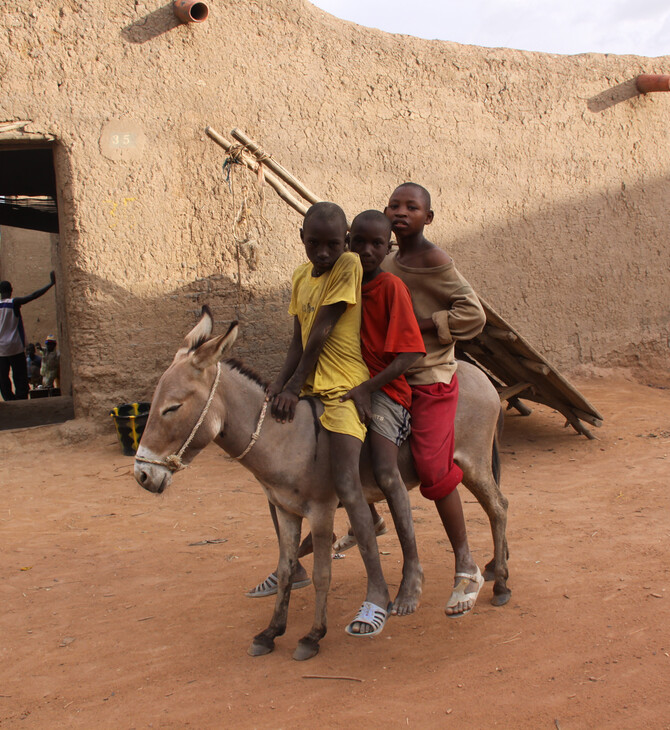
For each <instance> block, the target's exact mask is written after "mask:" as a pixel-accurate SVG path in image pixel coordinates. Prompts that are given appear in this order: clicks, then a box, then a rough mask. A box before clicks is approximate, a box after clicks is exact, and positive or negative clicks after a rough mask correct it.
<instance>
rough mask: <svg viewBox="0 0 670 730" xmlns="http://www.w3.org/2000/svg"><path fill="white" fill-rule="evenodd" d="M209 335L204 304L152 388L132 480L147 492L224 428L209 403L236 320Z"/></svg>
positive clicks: (160, 485)
mask: <svg viewBox="0 0 670 730" xmlns="http://www.w3.org/2000/svg"><path fill="white" fill-rule="evenodd" d="M211 334H212V313H211V312H210V311H209V308H208V307H206V306H205V307H203V308H202V316H201V317H200V320H199V322H198V324H196V326H195V327H194V328H193V329H192V330H191V331H190V332H189V333H188V335H186V338H185V339H184V342H183V343H182V346H181V347H180V348H179V350H178V351H177V354H176V355H175V356H174V360H173V361H172V364H171V365H170V367H168V369H167V370H166V371H165V372H164V373H163V375H162V376H161V379H160V380H159V381H158V385H157V386H156V391H155V392H154V397H153V400H152V401H151V410H150V412H149V418H148V420H147V425H146V427H145V429H144V433H143V434H142V439H141V441H140V445H139V448H138V450H137V455H136V457H135V479H137V481H138V483H139V484H140V486H142V487H144V489H147V490H148V491H150V492H158V493H160V492H162V491H163V490H164V489H165V488H166V487H167V486H168V485H169V484H170V481H171V479H172V472H174V471H177V470H179V469H181V468H183V467H184V466H186V465H187V464H189V463H190V462H191V461H192V460H193V458H194V457H195V456H196V454H197V453H198V452H199V451H200V450H201V449H203V448H204V447H205V446H207V444H208V443H209V442H210V441H212V439H214V438H215V437H216V435H217V434H218V433H219V431H220V430H221V428H222V426H223V424H222V423H221V420H222V416H221V414H220V413H217V411H216V409H215V408H210V406H211V405H212V403H213V401H214V400H215V392H216V388H217V385H218V382H219V373H220V370H219V368H220V366H219V361H220V360H221V358H222V357H223V355H224V354H225V353H226V352H227V351H228V350H229V349H230V348H231V347H232V346H233V343H234V342H235V339H236V337H237V322H233V323H232V324H231V325H230V327H229V329H228V332H226V334H225V335H219V336H218V337H211Z"/></svg>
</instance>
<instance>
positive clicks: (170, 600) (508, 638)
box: [0, 372, 670, 730]
mask: <svg viewBox="0 0 670 730" xmlns="http://www.w3.org/2000/svg"><path fill="white" fill-rule="evenodd" d="M573 382H575V384H576V385H577V387H578V388H579V389H580V390H581V391H582V392H583V393H584V394H585V395H586V396H587V398H588V399H589V400H591V402H592V403H593V404H594V405H595V406H596V407H597V408H598V409H599V410H601V412H602V413H603V414H604V416H605V424H604V426H603V427H602V428H601V429H598V430H597V435H598V437H599V440H597V441H588V440H587V439H585V438H584V437H580V436H577V435H576V434H575V433H574V432H573V431H572V429H564V428H563V419H562V418H561V417H560V416H559V415H558V414H556V413H554V412H553V411H551V410H550V409H548V408H542V407H536V408H535V409H534V412H533V414H532V415H531V416H530V417H529V418H522V417H519V416H514V415H510V416H509V417H508V418H507V419H506V428H505V434H504V438H503V490H504V492H505V493H506V494H507V496H508V497H509V500H510V510H509V530H508V538H509V545H510V551H511V555H510V579H509V585H510V587H511V588H512V598H511V600H510V602H509V603H508V605H507V606H505V607H503V608H494V607H493V606H491V605H490V603H489V600H490V598H491V584H486V586H485V587H484V589H483V590H482V593H481V595H480V600H479V602H478V604H477V607H476V609H475V610H474V611H473V612H472V613H471V614H470V615H468V616H466V617H463V618H461V619H458V620H454V619H451V620H449V619H447V618H446V617H445V615H444V613H443V610H442V607H443V605H444V603H445V602H446V600H447V598H448V595H449V589H448V585H449V583H450V579H451V575H452V569H453V568H452V565H453V563H452V555H451V553H450V550H449V547H448V545H447V542H446V538H445V536H444V533H443V531H442V529H441V527H440V525H439V521H438V518H437V514H436V513H435V511H434V509H433V507H432V505H431V504H429V503H427V502H425V501H424V500H423V499H422V498H421V496H420V495H419V494H418V492H414V493H412V504H413V509H414V518H415V521H416V526H417V533H418V541H419V550H420V553H421V556H422V561H423V566H424V570H425V573H426V585H425V589H424V595H423V601H422V604H421V606H420V608H419V610H418V612H417V613H415V614H414V615H412V616H409V617H404V618H392V619H390V621H389V623H388V625H387V627H386V629H385V631H384V632H383V633H382V634H381V636H379V637H376V638H374V639H363V638H361V639H355V638H351V637H348V636H346V635H345V633H344V626H345V624H346V623H347V622H348V621H349V620H350V619H351V618H352V616H353V614H354V612H355V610H356V609H357V607H358V603H359V601H360V599H361V598H362V596H363V590H364V572H363V568H362V563H361V561H360V558H359V556H358V554H357V553H356V551H352V552H350V553H348V554H347V557H346V559H344V560H339V561H336V562H334V564H333V585H332V591H331V595H330V601H329V622H330V624H329V625H330V631H329V633H328V635H327V636H326V638H325V639H324V640H323V641H322V643H321V653H320V654H319V655H318V656H317V657H316V658H314V659H312V660H311V661H309V662H304V663H299V662H295V661H293V660H292V659H291V654H292V652H293V649H294V648H295V645H296V643H297V641H298V639H299V638H300V636H302V635H303V634H304V633H306V631H307V630H308V628H309V626H310V623H311V618H312V609H313V592H312V589H311V588H309V589H304V590H300V591H296V592H295V593H294V595H293V597H292V604H291V610H290V615H289V627H288V630H287V633H286V635H285V636H284V637H282V638H280V639H278V641H277V647H276V650H275V652H274V653H273V654H271V655H269V656H266V657H259V658H251V657H249V656H248V655H247V653H246V650H247V647H248V645H249V643H250V641H251V639H252V637H253V635H254V634H255V633H257V632H258V631H260V630H261V629H263V628H264V627H265V626H266V624H267V622H268V620H269V617H270V613H271V610H272V599H249V598H246V597H245V596H244V592H245V590H247V589H248V588H250V587H251V586H252V585H253V584H255V583H256V582H257V581H258V580H260V579H261V578H263V577H264V576H265V574H266V573H267V572H268V570H269V569H271V568H272V567H273V566H274V560H275V546H274V540H273V532H272V527H271V523H270V520H269V517H268V515H267V508H266V503H265V500H264V498H263V496H262V492H261V489H260V487H259V486H258V485H257V484H256V483H255V481H254V480H253V479H252V478H251V476H250V475H248V474H247V472H245V470H244V469H243V468H242V467H240V466H239V465H238V464H236V463H231V462H230V461H228V460H227V458H225V457H224V456H223V454H222V452H220V451H219V450H217V449H216V448H215V447H209V448H208V449H207V450H206V451H205V452H204V453H203V454H201V455H200V456H199V458H198V459H197V460H196V461H195V463H194V465H193V466H192V467H191V468H190V469H188V470H187V471H185V472H183V473H181V474H179V475H177V477H176V478H175V480H174V482H173V484H172V486H171V487H170V488H169V489H168V491H167V492H166V493H165V494H164V495H161V496H155V495H152V494H149V493H147V492H144V491H143V490H141V489H140V487H139V486H137V484H136V483H135V481H134V479H133V477H132V459H131V458H129V457H124V456H123V455H122V453H121V449H120V446H119V444H118V442H117V441H116V438H115V435H114V434H113V432H112V431H111V429H110V431H109V432H107V433H104V434H102V435H98V436H95V437H86V436H87V429H86V427H84V426H81V425H80V424H78V422H72V423H70V424H65V425H62V426H44V427H39V428H34V429H25V430H21V431H10V432H3V433H0V450H1V452H2V477H1V482H0V484H1V494H2V496H1V502H0V546H1V551H2V552H1V555H0V600H1V601H2V603H1V605H2V609H1V611H0V632H1V633H0V647H1V651H2V662H1V664H0V726H2V727H3V728H19V727H20V728H29V727H30V728H47V727H48V728H56V727H67V728H146V727H154V728H184V727H192V728H199V729H200V728H233V727H236V728H237V727H240V728H308V727H319V726H321V727H328V728H346V727H352V726H358V727H365V728H388V727H403V728H406V727H415V728H433V727H435V728H438V727H439V728H448V727H453V728H488V727H505V728H510V727H513V728H554V729H556V728H559V729H560V730H569V729H570V728H599V729H600V728H617V729H618V728H640V727H645V728H670V713H669V712H668V707H669V705H668V687H669V686H670V633H669V632H668V627H669V626H670V590H668V581H669V578H670V560H669V555H668V552H669V551H668V546H669V544H670V543H669V540H668V538H669V537H670V520H669V519H668V516H669V515H670V490H669V485H670V468H669V467H670V390H668V389H667V388H662V387H658V386H656V387H654V386H651V385H645V384H641V383H639V382H635V381H633V380H632V379H631V378H629V377H627V376H626V374H625V373H620V372H618V373H614V374H613V373H599V374H597V373H596V374H592V375H590V376H589V377H581V378H579V379H575V380H574V381H573ZM85 437H86V438H85ZM462 497H463V499H464V501H465V509H466V519H467V524H468V528H469V534H470V541H471V544H472V547H473V550H474V553H475V556H476V558H477V560H478V561H479V563H480V565H482V564H483V563H485V562H486V561H487V560H488V559H489V557H490V553H491V539H490V533H489V530H488V523H487V520H486V519H485V516H484V513H483V512H482V510H481V508H480V507H479V506H478V505H477V504H476V503H475V502H474V500H473V498H472V497H471V495H470V494H469V493H468V492H466V491H462ZM384 510H385V512H386V514H387V516H388V510H387V508H386V507H385V506H384ZM389 521H390V520H389ZM337 524H338V529H339V531H340V532H341V530H342V529H344V527H345V525H346V520H345V517H344V515H338V523H337ZM207 540H210V541H216V542H206V543H205V544H199V543H202V542H203V541H207ZM380 550H381V551H382V562H383V565H384V568H385V572H386V574H387V578H388V580H389V582H390V583H391V584H392V585H393V586H394V587H396V586H397V584H398V581H399V576H400V562H399V559H400V550H399V547H398V544H397V540H396V537H395V534H394V533H393V531H392V530H390V531H389V534H388V535H386V536H384V537H383V538H381V539H380ZM308 565H310V566H311V559H310V560H308ZM310 675H311V676H310ZM314 675H317V676H314Z"/></svg>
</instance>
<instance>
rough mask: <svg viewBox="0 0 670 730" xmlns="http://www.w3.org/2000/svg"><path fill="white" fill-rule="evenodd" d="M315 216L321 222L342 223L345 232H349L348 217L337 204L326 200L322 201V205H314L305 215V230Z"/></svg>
mask: <svg viewBox="0 0 670 730" xmlns="http://www.w3.org/2000/svg"><path fill="white" fill-rule="evenodd" d="M314 216H316V217H317V218H319V219H320V220H324V221H334V222H337V223H341V224H342V225H343V226H344V230H345V232H346V230H347V216H346V215H345V214H344V211H343V210H342V208H340V206H339V205H337V203H330V202H328V201H326V200H322V201H321V202H320V203H314V205H312V206H310V207H309V208H308V209H307V212H306V213H305V219H304V221H303V228H304V227H305V226H306V225H307V223H308V222H309V220H310V219H311V218H314Z"/></svg>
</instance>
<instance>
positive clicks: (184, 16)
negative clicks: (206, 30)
mask: <svg viewBox="0 0 670 730" xmlns="http://www.w3.org/2000/svg"><path fill="white" fill-rule="evenodd" d="M172 12H173V13H174V14H175V15H176V16H177V17H178V18H179V20H181V22H182V23H202V22H203V21H205V20H207V16H208V15H209V8H208V7H207V5H206V4H205V3H201V2H200V1H199V0H174V3H173V4H172Z"/></svg>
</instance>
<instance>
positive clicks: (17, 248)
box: [0, 139, 74, 429]
mask: <svg viewBox="0 0 670 730" xmlns="http://www.w3.org/2000/svg"><path fill="white" fill-rule="evenodd" d="M59 246H60V240H59V226H58V203H57V183H56V171H55V167H54V158H53V145H52V143H51V142H40V141H34V140H30V141H21V140H16V139H12V140H8V141H3V140H2V139H0V280H8V281H10V282H11V283H12V287H13V293H12V296H13V297H25V296H27V295H29V294H31V293H32V292H34V291H37V290H38V289H41V288H42V287H43V286H45V285H46V284H48V283H49V281H50V278H49V274H50V271H52V270H53V271H55V273H56V286H55V287H53V288H52V289H50V290H49V292H47V293H46V294H45V295H43V296H41V297H39V298H38V299H35V300H33V301H31V302H28V303H26V304H24V305H23V306H22V307H21V315H22V319H23V326H24V329H25V341H26V345H28V344H29V343H31V344H33V345H36V346H37V349H38V354H39V349H40V347H41V348H44V349H45V351H46V342H45V341H46V340H47V339H48V340H56V343H57V350H58V352H60V375H59V377H58V379H57V381H56V382H55V383H52V382H51V381H50V379H48V378H46V377H45V378H41V376H40V374H39V372H37V373H36V374H35V375H34V377H33V379H32V380H33V382H32V383H31V389H30V391H29V393H28V400H12V401H8V402H5V401H3V400H1V399H0V429H11V428H25V427H27V426H37V425H43V424H46V423H57V422H61V421H66V420H68V419H70V418H74V410H73V403H72V379H71V375H70V359H69V346H68V337H67V326H66V325H67V319H66V316H65V315H66V312H65V297H64V295H63V291H62V287H61V286H59V282H61V281H62V277H61V270H60V256H59ZM55 386H57V387H55Z"/></svg>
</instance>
